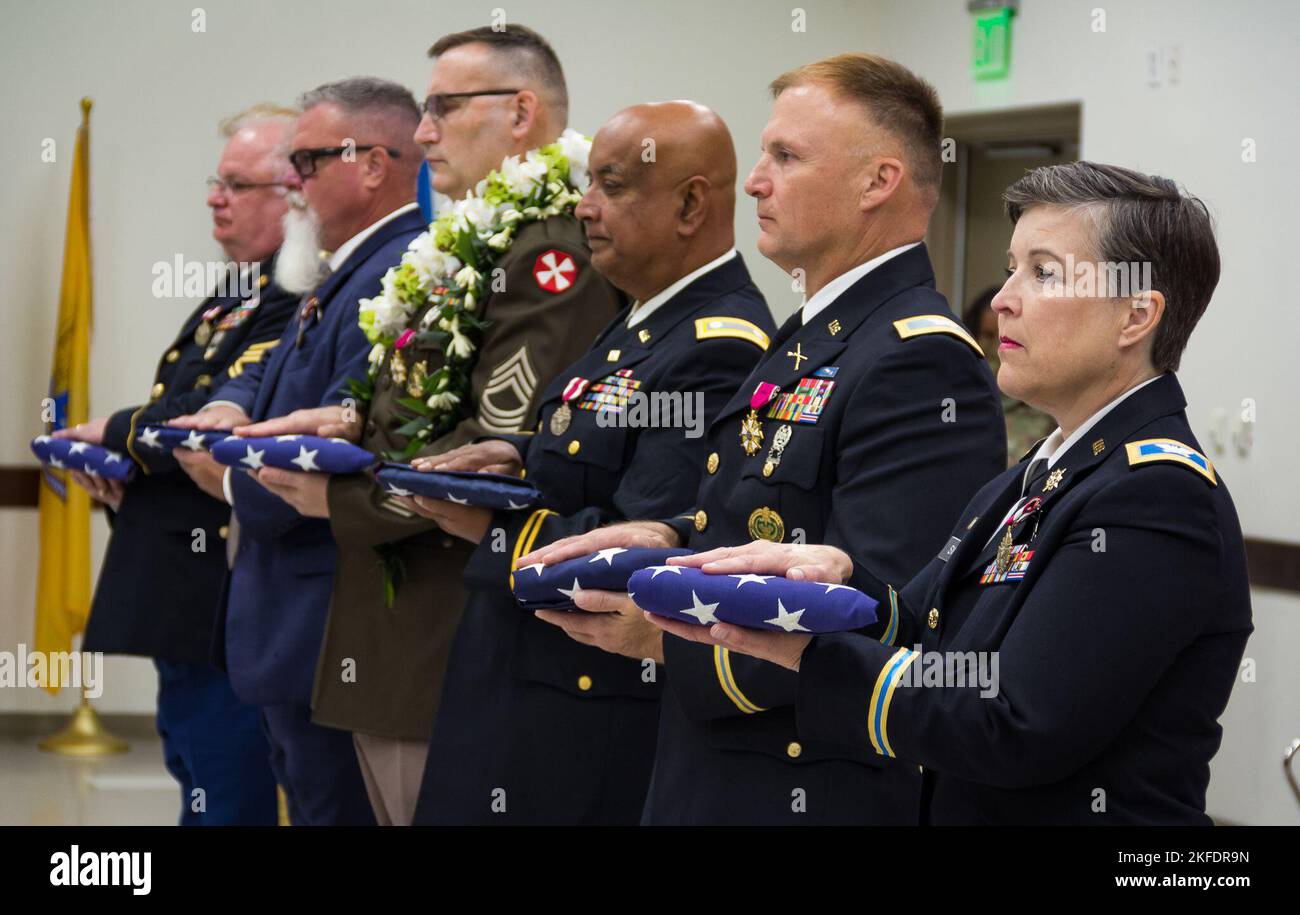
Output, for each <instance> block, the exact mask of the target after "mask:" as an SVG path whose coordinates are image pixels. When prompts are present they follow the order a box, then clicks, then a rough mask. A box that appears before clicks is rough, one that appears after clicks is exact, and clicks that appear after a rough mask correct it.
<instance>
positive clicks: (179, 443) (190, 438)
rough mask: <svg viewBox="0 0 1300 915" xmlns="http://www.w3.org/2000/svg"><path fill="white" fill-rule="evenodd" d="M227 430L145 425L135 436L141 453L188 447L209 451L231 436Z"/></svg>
mask: <svg viewBox="0 0 1300 915" xmlns="http://www.w3.org/2000/svg"><path fill="white" fill-rule="evenodd" d="M229 435H230V433H229V432H227V431H221V432H218V431H217V430H215V429H213V430H211V431H209V432H200V431H199V430H198V429H177V428H176V427H174V426H145V427H144V428H143V429H141V430H140V431H139V432H137V433H136V436H135V445H136V447H137V448H139V449H140V452H141V453H147V449H150V448H152V449H155V450H157V451H171V450H172V449H173V448H188V449H189V450H190V451H207V450H208V449H209V448H211V447H212V446H213V445H215V444H216V443H217V442H219V441H221V440H223V439H225V438H227V437H229Z"/></svg>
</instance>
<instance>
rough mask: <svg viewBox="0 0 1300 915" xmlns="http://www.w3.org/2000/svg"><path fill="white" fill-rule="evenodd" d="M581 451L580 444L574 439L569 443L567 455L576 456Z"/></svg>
mask: <svg viewBox="0 0 1300 915" xmlns="http://www.w3.org/2000/svg"><path fill="white" fill-rule="evenodd" d="M581 449H582V442H580V441H578V440H577V439H576V438H575V439H574V440H573V441H571V442H569V454H577V453H578V452H579V451H580V450H581Z"/></svg>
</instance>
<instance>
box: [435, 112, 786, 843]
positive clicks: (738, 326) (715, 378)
mask: <svg viewBox="0 0 1300 915" xmlns="http://www.w3.org/2000/svg"><path fill="white" fill-rule="evenodd" d="M647 137H649V138H653V140H654V142H655V147H656V155H655V158H654V161H653V162H647V161H645V160H644V159H642V157H641V154H642V151H643V149H644V146H643V141H644V140H645V138H647ZM590 172H591V176H592V178H591V182H592V183H591V187H590V189H589V190H588V191H587V193H586V196H585V197H584V199H583V202H582V204H581V205H580V206H579V207H578V209H577V215H578V216H579V218H581V219H582V220H583V222H584V223H585V225H586V228H587V234H588V237H589V239H590V244H591V248H592V263H593V265H595V266H596V268H597V269H598V270H600V271H601V272H602V273H603V274H604V275H605V276H606V278H608V279H609V280H610V281H611V282H612V283H614V284H615V285H616V286H619V287H620V288H623V289H624V290H625V291H627V292H628V293H629V294H630V295H632V296H634V297H635V298H636V301H635V302H634V303H633V304H632V305H631V306H630V307H629V308H626V309H624V310H623V312H622V313H620V314H619V316H618V317H617V318H616V319H615V321H614V322H613V323H612V324H610V325H609V326H608V327H606V328H605V329H604V331H603V332H602V333H601V334H600V336H599V337H598V338H597V340H596V343H595V345H594V346H593V347H592V349H591V350H590V351H589V352H588V353H587V354H586V355H585V356H583V357H582V358H581V359H579V360H578V361H577V362H576V363H574V364H573V365H571V366H570V367H569V368H567V369H566V370H565V371H563V372H562V373H561V374H560V375H559V377H558V378H557V379H556V380H555V382H554V383H552V384H551V386H550V387H549V388H548V389H547V390H546V392H545V393H544V394H543V395H542V398H541V401H540V403H541V407H540V423H539V425H538V428H537V430H536V433H535V434H533V435H530V436H512V437H503V438H498V439H497V440H495V441H492V442H488V443H484V444H479V445H470V446H467V447H465V448H462V449H458V451H456V452H451V453H450V454H448V455H446V456H444V457H443V458H430V459H426V460H424V461H422V462H420V466H428V467H433V466H436V465H438V464H441V463H443V462H449V463H450V464H451V465H453V466H461V465H470V464H471V463H472V462H474V461H482V460H490V461H494V462H500V463H505V464H507V465H511V464H513V465H517V464H519V463H522V465H523V468H524V470H525V472H526V475H527V479H528V480H530V481H532V482H533V483H535V484H536V485H537V486H538V487H539V488H540V490H541V492H542V502H541V505H540V507H538V508H537V509H536V510H534V511H532V512H514V513H507V512H497V513H495V514H494V515H491V516H490V517H489V515H488V513H487V512H486V510H472V509H461V508H460V507H458V506H453V505H450V504H449V503H445V502H438V503H434V502H430V501H428V500H420V502H421V503H423V508H422V510H423V511H425V512H426V513H429V515H430V517H435V518H438V517H442V518H444V519H446V520H444V521H443V525H444V528H445V529H448V530H452V531H453V532H457V531H458V530H460V529H461V528H460V526H459V525H458V524H457V523H456V522H457V520H458V518H459V516H465V517H473V518H476V519H477V523H478V526H477V527H476V529H475V530H474V533H475V534H477V535H479V538H480V539H481V542H480V543H479V544H478V547H477V549H476V550H475V552H474V554H473V556H472V558H471V560H470V563H469V565H468V567H467V569H466V585H467V587H468V589H469V595H470V596H469V599H468V601H467V605H466V608H465V612H464V614H463V616H462V620H461V624H460V629H459V632H458V633H457V636H456V640H455V642H454V644H453V647H452V653H451V657H450V660H449V664H448V673H447V678H446V681H445V684H444V687H443V697H442V705H441V708H440V711H439V713H438V715H437V717H436V723H435V727H434V732H433V739H432V741H431V743H430V751H429V761H428V765H427V766H426V768H425V777H424V784H423V787H422V791H421V796H420V803H419V807H418V808H417V817H416V819H417V822H423V823H443V824H447V823H515V824H518V823H605V824H619V823H622V824H635V823H636V822H637V821H638V819H639V818H640V815H641V807H642V804H643V802H644V799H645V791H646V784H647V783H648V781H649V778H650V766H651V764H652V762H653V761H654V743H655V734H656V730H657V722H658V716H659V712H658V709H659V697H660V693H661V688H662V676H661V672H660V671H659V670H658V665H657V663H656V660H655V657H654V656H655V655H657V654H658V649H657V646H649V645H647V646H644V647H641V648H639V649H638V651H639V652H640V656H639V657H637V658H626V657H622V656H619V655H614V654H607V653H606V652H603V651H601V650H600V649H598V648H595V647H592V646H591V645H585V644H580V643H579V642H578V641H574V640H571V639H569V638H567V637H566V636H565V634H564V633H563V632H561V631H560V630H559V629H556V628H555V627H553V626H550V625H547V623H545V622H543V621H542V620H540V619H538V618H537V617H535V616H533V615H532V614H531V613H529V612H528V611H526V610H524V609H522V608H521V607H520V606H519V604H518V603H517V602H516V601H515V599H514V597H513V595H512V593H511V590H510V580H511V576H512V573H513V574H519V573H517V572H515V566H514V560H516V559H517V558H518V557H519V556H520V555H521V554H523V553H527V552H529V551H530V550H532V549H534V548H535V547H537V546H540V545H542V544H545V543H548V542H550V541H552V540H556V539H559V538H562V537H567V536H571V535H573V534H577V533H580V532H583V531H587V530H591V529H592V528H595V527H598V526H600V525H604V524H609V523H610V522H614V521H622V520H625V519H628V518H644V517H664V516H671V515H673V514H676V513H678V512H680V511H683V510H685V509H686V508H688V507H689V506H690V505H691V501H692V497H693V494H694V488H695V482H696V481H697V480H698V478H699V476H700V474H701V473H702V472H703V471H702V468H703V464H704V462H705V448H706V443H705V439H704V438H703V436H702V432H703V430H704V428H705V427H706V425H707V423H708V421H709V419H710V418H711V417H713V416H714V415H716V414H717V412H718V410H719V409H720V408H721V407H722V405H723V404H724V403H725V402H726V401H727V400H728V399H729V398H730V397H731V395H732V393H733V392H734V391H735V389H736V386H737V385H739V384H740V382H741V380H742V379H743V378H744V377H745V376H746V375H747V374H748V373H749V371H750V369H751V368H752V367H753V365H754V364H755V363H756V362H757V361H758V359H759V358H760V357H761V356H762V355H763V352H764V351H765V350H766V348H767V346H768V342H769V339H770V334H771V332H772V331H773V330H774V328H775V325H774V324H773V322H772V318H771V315H770V313H769V312H768V309H767V305H766V304H765V303H764V301H763V298H762V296H761V295H760V293H759V292H758V290H757V288H756V287H755V286H754V284H753V282H752V281H751V280H750V277H749V272H748V270H747V269H746V267H745V264H744V261H743V260H742V259H741V257H740V255H739V254H738V253H737V252H736V250H735V248H734V246H733V243H734V229H733V214H734V211H735V192H734V190H733V188H734V186H735V181H736V158H735V151H734V149H733V147H732V143H731V137H730V134H729V132H728V131H727V128H726V125H725V124H723V123H722V121H721V119H719V118H718V117H717V115H716V114H714V113H713V112H712V111H710V110H708V109H707V108H703V107H701V106H698V105H695V104H692V103H687V102H670V103H663V104H655V105H639V106H636V107H634V108H630V109H627V110H626V111H623V112H620V113H619V114H617V115H615V116H614V117H613V118H612V119H611V120H610V121H609V122H608V123H607V124H606V125H605V126H604V127H602V128H601V130H600V132H599V133H598V134H597V135H596V138H595V142H594V144H593V146H592V150H591V158H590ZM449 515H450V516H451V517H448V516H449ZM489 528H492V529H495V530H489ZM485 531H487V532H488V533H487V536H482V535H483V533H484V532H485ZM469 539H475V538H474V537H473V536H472V535H471V536H469ZM503 547H504V548H503ZM560 615H561V616H566V615H571V614H560ZM577 615H581V614H577ZM656 641H657V640H656ZM634 653H637V652H634Z"/></svg>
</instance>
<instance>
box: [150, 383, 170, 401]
mask: <svg viewBox="0 0 1300 915" xmlns="http://www.w3.org/2000/svg"><path fill="white" fill-rule="evenodd" d="M165 390H167V386H166V385H165V384H163V383H162V382H161V381H160V382H158V383H157V384H155V385H154V386H153V387H152V388H150V389H149V396H150V397H152V398H153V399H154V400H157V399H158V398H159V397H162V395H163V391H165Z"/></svg>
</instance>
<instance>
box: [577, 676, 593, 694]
mask: <svg viewBox="0 0 1300 915" xmlns="http://www.w3.org/2000/svg"><path fill="white" fill-rule="evenodd" d="M578 689H580V690H582V691H583V692H584V693H585V692H586V691H587V690H589V689H591V677H589V676H587V675H586V674H583V675H582V676H581V677H579V678H578Z"/></svg>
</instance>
